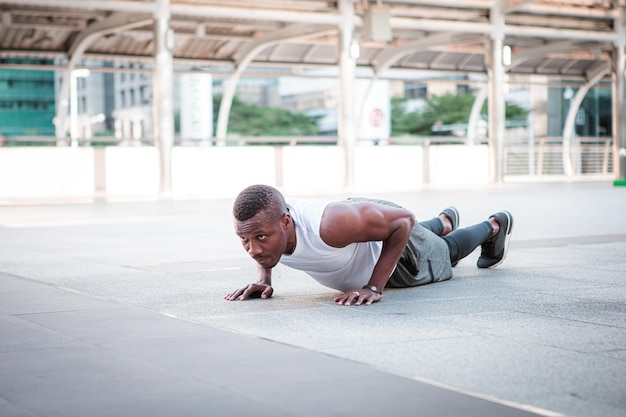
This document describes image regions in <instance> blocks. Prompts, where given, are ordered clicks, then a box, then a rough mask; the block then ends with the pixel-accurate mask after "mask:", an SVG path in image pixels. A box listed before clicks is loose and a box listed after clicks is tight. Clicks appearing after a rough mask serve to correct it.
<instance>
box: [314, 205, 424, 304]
mask: <svg viewBox="0 0 626 417" xmlns="http://www.w3.org/2000/svg"><path fill="white" fill-rule="evenodd" d="M414 224H415V217H414V215H413V213H412V212H410V211H409V210H406V209H402V208H396V207H391V206H386V205H382V204H376V203H372V202H358V203H347V202H346V203H344V202H341V203H333V204H330V205H329V206H328V207H327V208H326V210H325V211H324V216H323V217H322V223H321V226H320V235H321V237H322V239H323V240H324V241H325V242H326V243H327V244H328V245H330V246H335V247H344V246H347V245H349V244H351V243H355V242H369V241H382V243H383V248H382V252H381V255H380V257H379V259H378V262H377V263H376V266H375V267H374V270H373V272H372V276H371V278H370V280H369V283H368V284H369V285H375V286H376V287H378V288H381V289H382V288H384V287H385V284H387V281H388V280H389V277H390V276H391V273H392V272H393V269H394V267H395V266H396V264H397V262H398V260H399V259H400V256H401V255H402V252H403V251H404V248H405V246H406V244H407V242H408V240H409V237H410V235H411V230H412V229H413V225H414ZM355 290H359V291H358V293H359V294H361V292H363V293H367V296H366V297H361V296H360V295H359V296H356V295H355V294H356V293H355V292H354V291H352V290H350V291H347V292H346V293H345V294H344V295H342V296H339V297H337V299H336V300H337V301H338V302H339V303H340V304H343V303H346V304H347V305H349V304H350V303H352V302H353V301H356V304H360V303H361V302H363V301H365V302H366V303H367V304H371V303H372V302H376V301H379V300H380V294H376V293H374V292H373V291H369V290H363V291H361V289H355ZM370 293H371V294H370Z"/></svg>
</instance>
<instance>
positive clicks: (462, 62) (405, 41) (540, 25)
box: [0, 0, 626, 75]
mask: <svg viewBox="0 0 626 417" xmlns="http://www.w3.org/2000/svg"><path fill="white" fill-rule="evenodd" d="M492 3H493V2H492V1H489V0H472V1H462V0H385V1H384V2H383V4H384V5H385V6H386V7H389V9H390V14H391V16H392V18H391V21H390V25H391V28H392V34H393V39H392V40H390V41H389V42H370V41H368V40H367V39H365V33H366V31H364V27H363V24H364V23H363V22H364V18H365V16H366V15H367V14H368V13H370V12H371V9H372V8H373V7H375V2H373V1H365V2H355V3H354V7H355V14H356V18H355V23H356V27H355V37H356V38H357V39H360V40H361V41H362V44H363V45H362V47H361V54H360V57H359V59H358V64H359V65H360V66H364V67H372V68H373V67H374V62H375V61H376V58H377V57H379V56H380V54H381V53H382V52H384V51H389V50H390V48H394V47H400V46H402V45H411V44H415V43H416V42H420V40H422V39H424V37H425V36H430V35H437V34H438V33H441V34H443V33H446V32H451V33H455V34H456V36H455V37H450V39H453V40H452V41H450V42H448V43H445V44H435V45H427V46H423V47H422V48H418V47H416V49H415V50H413V51H410V50H409V51H407V53H405V54H403V55H402V56H400V57H399V58H398V59H397V61H396V62H393V63H391V65H392V67H394V68H410V69H445V70H453V71H462V72H467V71H485V57H484V53H485V52H484V50H483V48H482V43H483V42H484V41H482V40H481V41H479V43H478V48H477V47H475V45H474V46H473V45H470V44H467V43H465V42H464V40H466V39H467V38H470V37H477V36H479V37H480V36H484V39H485V40H487V39H488V38H489V31H490V30H491V26H490V25H489V14H490V11H491V5H492ZM171 7H172V14H171V20H170V22H171V27H172V28H173V31H174V38H175V46H174V49H173V53H174V58H175V59H177V60H181V59H196V60H199V61H200V62H201V63H202V64H203V66H208V67H210V66H211V63H212V62H216V63H219V65H222V64H223V63H224V62H229V61H230V62H232V63H233V65H234V64H235V63H236V62H237V57H238V54H241V50H242V48H245V47H246V46H247V45H250V44H251V43H252V42H262V41H263V39H272V38H273V37H274V36H278V34H279V33H283V32H284V31H285V30H286V29H287V28H292V27H295V28H296V29H294V30H293V33H295V34H296V36H293V37H291V38H289V39H283V40H279V45H278V46H275V47H273V48H266V49H264V50H263V51H262V52H261V53H259V54H258V55H257V56H256V57H255V61H254V62H253V63H254V64H262V63H269V64H273V65H282V64H283V63H284V64H285V65H286V66H289V65H291V64H293V63H297V64H299V65H307V64H309V65H319V64H325V65H335V64H336V63H337V57H338V56H339V49H338V43H339V39H338V30H337V29H338V24H339V23H338V22H339V20H338V18H339V16H340V14H339V11H338V10H337V2H336V1H325V0H171ZM618 7H626V1H625V0H616V1H609V0H536V1H527V0H510V1H509V6H508V8H507V12H508V13H507V15H506V18H505V22H506V25H505V31H506V38H505V42H506V43H507V44H508V45H511V46H513V47H514V51H515V54H520V56H525V55H528V57H527V58H526V62H522V63H518V64H517V65H516V66H515V67H513V68H512V69H511V71H512V72H520V73H545V74H568V75H569V74H584V72H585V71H586V69H587V68H590V67H592V66H593V65H597V64H598V62H599V61H606V60H607V57H608V56H609V55H608V54H609V53H610V51H611V49H612V40H613V39H616V37H615V36H616V35H615V33H614V32H613V31H614V29H613V27H614V23H615V19H616V17H617V16H618V12H619V9H618ZM0 11H1V12H2V14H1V17H2V19H1V21H0V48H1V49H2V51H0V57H3V56H4V57H6V56H9V55H11V56H14V55H15V54H22V55H32V56H50V55H56V56H57V57H66V58H67V54H68V52H69V51H70V48H71V47H72V44H73V43H74V42H76V40H77V39H80V38H81V33H83V32H84V31H86V30H87V31H89V30H90V28H92V27H94V26H93V25H96V24H101V22H103V21H105V19H107V17H111V16H114V15H121V16H123V17H124V18H125V19H127V21H129V22H132V21H138V20H140V19H145V18H146V17H150V16H152V15H153V12H154V2H153V1H152V0H110V1H109V0H98V1H95V0H19V1H18V0H4V1H3V3H2V5H0ZM99 22H100V23H99ZM298 25H301V28H302V29H301V30H302V34H303V35H304V34H306V33H308V32H306V31H307V30H310V28H309V26H310V25H313V26H315V27H317V28H319V29H325V28H326V29H329V30H330V32H327V33H325V34H320V35H319V36H317V37H316V36H312V37H311V36H308V37H298V36H297V34H298V32H297V28H298ZM307 28H308V29H307ZM153 37H154V35H153V31H152V27H151V25H146V26H145V27H143V28H134V29H132V30H127V31H125V32H123V33H118V34H113V33H109V34H107V35H106V36H100V37H98V38H97V39H95V40H94V41H93V43H91V44H90V45H89V46H88V47H87V50H86V54H87V55H86V56H94V54H95V55H97V56H98V58H99V59H107V57H108V58H109V59H111V60H114V59H120V58H121V59H126V60H132V59H133V57H134V56H136V57H137V58H147V57H150V56H151V54H153V51H154V41H153ZM564 40H567V41H570V42H571V44H570V47H569V49H568V50H567V51H563V52H562V54H563V55H564V56H563V57H554V56H553V54H554V51H550V50H547V49H546V48H545V46H546V45H550V44H551V43H555V42H558V41H564ZM273 45H275V42H274V43H273ZM577 51H589V52H590V53H592V54H594V56H593V57H591V58H590V57H589V56H584V57H582V56H580V55H577ZM534 55H538V56H534Z"/></svg>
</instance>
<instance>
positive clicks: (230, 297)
mask: <svg viewBox="0 0 626 417" xmlns="http://www.w3.org/2000/svg"><path fill="white" fill-rule="evenodd" d="M242 293H243V290H241V289H240V290H235V291H233V292H231V293H230V294H228V295H227V296H226V297H224V298H225V299H227V300H228V301H234V300H236V299H237V298H239V296H240V295H241V294H242Z"/></svg>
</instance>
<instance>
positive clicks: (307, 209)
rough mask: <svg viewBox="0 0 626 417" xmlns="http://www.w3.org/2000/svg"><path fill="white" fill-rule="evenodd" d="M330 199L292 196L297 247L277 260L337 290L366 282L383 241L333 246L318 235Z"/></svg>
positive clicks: (291, 206) (354, 286)
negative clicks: (339, 246) (294, 197)
mask: <svg viewBox="0 0 626 417" xmlns="http://www.w3.org/2000/svg"><path fill="white" fill-rule="evenodd" d="M329 203H331V200H316V199H306V200H305V199H302V200H300V199H293V200H291V199H290V200H288V204H287V206H288V207H289V212H290V214H291V218H292V219H293V221H294V223H295V228H296V239H297V241H296V249H295V251H294V252H293V253H292V254H291V255H283V256H282V257H281V258H280V263H282V264H284V265H287V266H289V267H291V268H294V269H298V270H300V271H304V272H306V273H307V274H309V275H310V276H311V277H313V278H314V279H315V280H316V281H318V282H319V283H320V284H322V285H324V286H326V287H330V288H333V289H336V290H339V291H347V290H350V289H359V288H362V287H363V286H364V285H365V284H367V283H368V281H369V279H370V278H371V276H372V271H373V270H374V266H375V265H376V262H378V258H379V257H380V253H381V251H382V242H363V243H352V244H350V245H348V246H346V247H343V248H334V247H332V246H329V245H327V244H326V243H324V241H323V240H322V238H321V237H320V223H321V220H322V214H323V213H324V209H325V208H326V206H327V205H328V204H329Z"/></svg>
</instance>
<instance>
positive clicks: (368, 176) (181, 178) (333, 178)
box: [0, 145, 489, 202]
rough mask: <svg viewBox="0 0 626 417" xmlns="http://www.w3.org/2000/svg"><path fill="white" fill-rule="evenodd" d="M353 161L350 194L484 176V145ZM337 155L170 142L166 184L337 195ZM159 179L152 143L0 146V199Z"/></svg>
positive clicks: (340, 168)
mask: <svg viewBox="0 0 626 417" xmlns="http://www.w3.org/2000/svg"><path fill="white" fill-rule="evenodd" d="M424 152H427V153H426V154H424ZM354 159H355V161H354V162H355V184H354V189H353V190H351V191H354V192H390V191H394V192H395V191H411V190H417V189H420V188H422V187H423V186H425V184H426V182H427V179H428V178H430V181H429V184H430V185H457V186H458V185H461V186H465V185H483V184H487V183H488V181H489V173H488V150H487V147H486V146H462V145H439V146H431V147H430V148H423V147H421V146H359V147H357V148H356V149H355V155H354ZM344 161H345V157H344V151H343V148H341V147H338V146H285V147H273V146H237V147H234V146H233V147H230V146H226V147H175V148H174V149H173V151H172V190H173V194H174V197H176V198H232V197H234V196H236V195H237V193H238V192H239V191H240V190H241V189H242V188H244V187H246V186H248V185H250V184H256V183H264V184H270V185H274V186H276V187H278V188H280V189H281V190H283V191H284V192H285V193H287V194H290V195H305V194H316V193H322V194H324V193H336V192H341V191H345V190H344V188H343V187H344V179H345V171H344ZM424 161H428V163H427V164H426V165H425V164H424ZM425 167H426V168H428V170H425ZM425 171H426V172H425ZM159 178H160V176H159V154H158V150H157V149H156V148H155V147H148V146H142V147H106V148H88V147H85V148H70V147H54V148H52V147H51V148H29V147H24V148H0V202H2V201H3V200H4V201H7V200H14V199H29V198H63V197H93V196H95V195H100V196H101V195H104V196H106V197H128V196H134V197H156V196H158V193H159Z"/></svg>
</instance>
